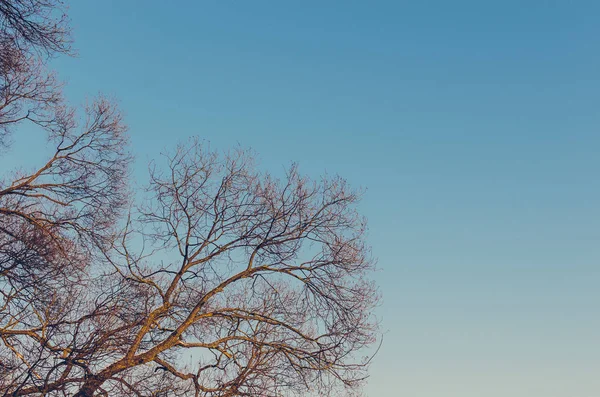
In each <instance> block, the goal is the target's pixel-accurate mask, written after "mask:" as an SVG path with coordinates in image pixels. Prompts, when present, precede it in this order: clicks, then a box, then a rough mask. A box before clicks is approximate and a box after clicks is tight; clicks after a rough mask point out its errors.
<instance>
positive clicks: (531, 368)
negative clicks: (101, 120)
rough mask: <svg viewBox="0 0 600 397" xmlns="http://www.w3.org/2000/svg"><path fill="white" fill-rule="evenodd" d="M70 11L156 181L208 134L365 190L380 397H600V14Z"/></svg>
mask: <svg viewBox="0 0 600 397" xmlns="http://www.w3.org/2000/svg"><path fill="white" fill-rule="evenodd" d="M70 3H71V4H72V5H71V9H70V15H71V17H72V22H73V27H74V30H75V41H76V47H77V49H78V51H79V56H78V57H77V58H73V59H69V58H60V59H57V60H56V61H55V62H54V66H55V67H56V68H57V69H58V71H59V73H60V76H61V78H63V79H64V80H66V81H67V83H68V86H67V96H68V98H69V99H70V100H71V101H72V102H73V103H78V102H81V101H84V100H85V99H86V98H88V97H90V96H93V95H94V94H95V93H97V92H100V91H101V92H103V93H106V94H109V95H113V96H115V97H116V98H118V99H119V100H120V103H121V105H122V108H123V109H124V111H125V113H126V120H127V122H128V124H129V126H130V128H131V137H132V143H133V148H134V150H135V154H136V157H137V163H136V166H135V170H134V175H135V178H136V180H138V181H143V180H144V179H145V175H146V164H147V162H148V161H149V160H151V159H153V158H155V157H157V155H158V153H160V152H161V151H162V150H164V149H165V148H166V149H169V148H171V149H172V148H174V147H175V145H176V143H177V142H178V141H181V140H184V139H186V138H187V137H189V136H192V135H197V136H200V137H202V138H205V139H207V140H209V141H210V142H211V146H213V147H215V148H219V149H227V148H229V147H231V146H232V145H236V144H240V145H242V146H245V147H252V148H253V149H255V150H256V151H257V152H258V153H259V154H260V161H261V164H262V167H264V168H265V169H271V170H282V169H283V167H284V166H286V165H289V164H290V162H291V161H297V162H299V163H300V168H301V170H302V171H303V172H305V173H307V174H309V175H312V176H314V177H318V176H319V175H320V174H322V173H324V172H328V173H339V174H341V175H342V176H345V177H347V179H348V180H349V181H350V182H351V184H352V185H354V186H357V187H364V188H366V189H367V191H366V194H365V196H364V200H363V202H362V204H361V207H360V210H361V211H362V213H364V214H365V215H366V216H367V217H368V218H369V220H370V233H369V239H370V243H371V244H372V245H373V250H374V253H375V255H376V256H377V257H378V258H379V267H380V270H379V272H378V273H377V274H376V275H375V278H376V280H377V281H378V283H379V285H380V287H381V292H382V295H383V303H382V305H381V307H379V308H378V311H377V315H378V317H379V318H380V319H381V320H382V331H383V334H384V335H383V339H384V342H383V346H382V349H381V351H380V352H379V354H378V355H377V356H376V358H375V359H374V364H373V367H372V377H371V379H370V382H369V385H368V387H367V395H368V396H369V397H397V396H407V397H440V396H443V397H454V396H456V397H482V396H485V397H507V396H510V397H532V396H544V397H598V396H600V376H598V373H599V370H600V288H599V284H600V266H599V260H600V244H599V241H600V228H599V226H600V182H599V181H598V176H599V171H600V156H599V154H598V153H599V150H600V134H599V133H598V126H599V124H600V111H599V107H598V106H599V103H600V51H599V45H600V24H598V17H599V15H600V2H598V1H532V0H530V1H495V2H491V1H460V0H457V1H451V2H450V1H441V0H440V1H418V2H416V1H415V2H402V1H389V2H385V1H372V2H367V1H355V2H353V1H343V2H342V1H340V2H334V1H302V2H300V1H296V2H292V1H268V2H267V1H260V0H254V1H236V2H234V1H219V2H217V1H177V2H165V1H144V2H139V1H122V0H121V1H102V2H98V1H91V0H84V1H72V2H70ZM17 138H18V137H17ZM28 144H29V143H28V142H26V141H25V142H24V141H23V140H21V141H19V140H18V139H17V142H16V144H15V148H14V150H13V152H12V154H11V156H13V159H16V157H18V156H22V154H23V153H25V151H29V153H32V152H33V151H36V150H39V148H32V147H30V146H27V145H28ZM7 158H8V159H10V157H7ZM5 159H6V158H5Z"/></svg>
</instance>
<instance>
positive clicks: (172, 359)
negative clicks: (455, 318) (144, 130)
mask: <svg viewBox="0 0 600 397" xmlns="http://www.w3.org/2000/svg"><path fill="white" fill-rule="evenodd" d="M60 5H61V4H60V3H59V2H57V1H53V0H10V1H3V2H2V3H1V5H0V31H1V32H0V52H1V55H0V57H1V61H2V65H1V67H0V74H1V76H0V101H1V104H0V137H1V138H3V140H2V141H1V144H3V145H4V146H5V149H8V147H7V145H8V136H9V133H12V135H13V136H14V137H15V139H17V138H18V134H17V132H18V126H19V125H20V124H21V123H33V125H35V126H37V127H38V128H41V129H42V130H44V131H45V132H46V133H47V136H48V138H49V144H50V145H51V147H52V148H53V151H52V153H51V155H50V156H49V158H47V159H45V160H43V161H42V162H41V163H40V165H39V167H37V169H34V170H30V171H23V170H18V171H15V172H13V173H10V172H5V173H4V174H3V175H0V178H2V179H0V394H2V395H7V396H9V395H10V396H27V395H32V396H41V395H50V396H73V395H76V396H96V395H105V396H206V397H217V396H218V397H224V396H273V397H275V396H290V395H321V396H326V395H335V394H337V393H341V394H352V393H355V392H356V393H358V392H360V386H361V384H362V381H363V380H364V379H365V377H366V375H367V373H366V370H367V368H368V359H366V358H361V357H360V356H358V354H360V352H361V350H362V349H363V348H365V347H368V346H369V345H371V344H372V343H373V342H374V337H375V333H376V330H377V324H376V322H375V321H374V318H373V315H372V309H373V307H374V305H375V304H376V301H377V294H376V288H375V286H374V285H373V283H372V282H370V281H369V274H370V272H371V271H372V269H373V266H374V261H373V259H372V257H371V256H370V250H369V247H368V246H367V245H366V243H365V238H364V234H365V228H366V225H365V220H364V219H363V218H362V217H361V216H360V215H359V214H358V213H357V212H356V210H355V205H356V203H357V201H358V199H359V194H358V193H357V192H356V191H354V190H352V189H351V188H350V187H349V186H348V185H347V183H346V182H345V181H344V180H343V179H341V178H339V177H330V178H329V177H328V178H323V179H321V180H319V181H311V180H309V179H308V178H306V177H304V176H302V175H301V174H300V173H299V171H298V168H297V167H296V166H292V167H291V168H290V169H289V170H288V171H287V173H286V175H285V176H284V177H282V178H279V179H278V178H275V177H274V176H271V175H269V174H268V173H265V172H261V171H260V170H259V169H258V168H257V167H256V166H255V164H254V161H253V158H254V156H253V154H252V152H250V151H245V150H241V149H239V150H232V151H231V152H227V153H219V152H217V151H212V150H210V149H209V147H208V145H207V144H205V143H203V142H202V141H200V140H198V139H190V140H189V141H187V142H184V143H182V144H180V145H179V146H178V147H177V148H176V149H175V150H174V151H173V152H171V153H167V154H165V155H164V156H163V160H164V162H161V161H157V162H155V163H152V164H151V166H150V179H149V183H148V185H147V187H146V189H145V190H144V191H141V192H139V195H138V196H137V198H136V199H135V200H133V199H132V198H131V197H132V195H131V194H130V191H129V189H128V184H127V176H128V165H129V163H130V161H131V157H130V155H129V154H128V152H127V150H128V149H127V134H126V130H127V129H126V127H125V126H124V124H123V121H122V118H121V115H120V113H119V111H118V109H117V108H116V106H115V105H114V104H113V103H112V102H111V101H109V100H107V99H105V98H98V99H97V100H95V101H94V102H92V103H91V104H90V105H88V106H87V107H86V108H85V109H83V111H82V112H79V111H77V110H75V109H71V108H69V107H68V106H66V105H65V104H64V102H63V99H62V95H61V90H60V84H58V83H57V80H56V78H55V77H54V76H53V75H52V74H48V73H47V72H45V70H44V57H45V56H47V55H52V54H55V53H69V52H70V51H71V49H70V46H69V44H70V42H69V40H68V33H69V31H68V26H67V25H66V19H65V17H64V15H63V14H62V13H61V12H60ZM15 168H17V167H15Z"/></svg>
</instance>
